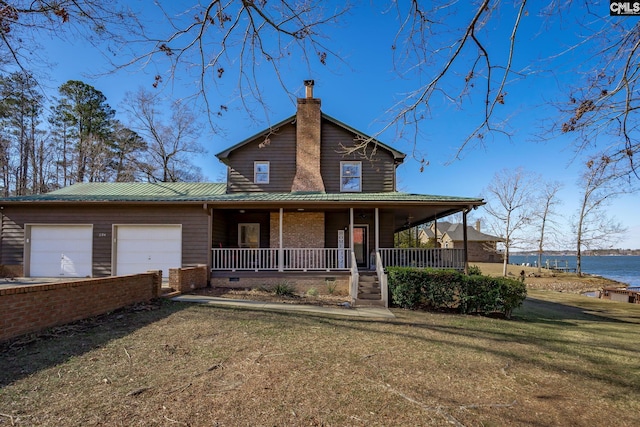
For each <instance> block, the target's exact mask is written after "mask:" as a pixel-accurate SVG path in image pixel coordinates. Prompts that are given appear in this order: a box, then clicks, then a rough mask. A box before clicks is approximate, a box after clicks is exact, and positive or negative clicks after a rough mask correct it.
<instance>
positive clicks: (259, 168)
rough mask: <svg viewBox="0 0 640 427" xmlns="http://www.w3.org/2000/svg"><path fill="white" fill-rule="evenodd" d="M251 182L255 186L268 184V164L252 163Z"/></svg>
mask: <svg viewBox="0 0 640 427" xmlns="http://www.w3.org/2000/svg"><path fill="white" fill-rule="evenodd" d="M253 182H254V183H255V184H268V183H269V162H253Z"/></svg>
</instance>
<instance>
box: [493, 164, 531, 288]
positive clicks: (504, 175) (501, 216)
mask: <svg viewBox="0 0 640 427" xmlns="http://www.w3.org/2000/svg"><path fill="white" fill-rule="evenodd" d="M534 183H535V180H534V176H533V175H532V174H531V173H528V172H526V171H524V170H523V169H522V168H518V169H515V170H507V169H505V170H502V171H501V172H498V173H496V174H495V175H494V177H493V180H492V181H491V183H490V184H489V186H488V187H487V190H486V193H487V204H486V205H485V209H486V211H487V213H488V214H489V216H490V218H491V220H492V221H491V222H492V228H493V229H494V233H495V234H496V235H498V236H499V237H500V238H501V239H502V243H503V245H504V254H503V256H504V259H503V269H502V274H503V275H504V276H506V275H507V264H508V262H509V253H510V251H511V249H512V248H514V247H516V245H517V244H518V242H519V241H520V240H521V237H520V236H519V235H518V233H519V232H521V231H522V230H523V229H524V227H526V226H527V225H528V224H529V223H530V221H531V213H532V210H533V204H534V203H535V196H534V194H535V191H534V189H535V187H534Z"/></svg>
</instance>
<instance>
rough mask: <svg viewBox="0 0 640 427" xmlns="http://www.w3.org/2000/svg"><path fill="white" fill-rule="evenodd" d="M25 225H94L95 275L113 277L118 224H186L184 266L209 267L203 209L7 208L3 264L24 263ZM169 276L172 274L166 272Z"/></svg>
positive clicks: (183, 252) (206, 229) (184, 231)
mask: <svg viewBox="0 0 640 427" xmlns="http://www.w3.org/2000/svg"><path fill="white" fill-rule="evenodd" d="M25 224H93V276H94V277H100V276H109V275H111V250H112V242H113V235H112V232H113V225H114V224H182V242H183V244H182V265H183V266H184V267H190V266H195V265H197V264H207V265H208V264H209V256H210V252H211V242H210V241H209V233H208V215H207V211H205V210H204V209H203V208H202V206H200V205H197V206H153V207H150V206H149V207H139V206H138V207H123V206H114V207H111V206H109V207H105V206H101V207H92V206H85V207H82V206H64V207H62V206H57V207H51V206H42V207H35V206H33V207H30V206H26V207H25V206H21V207H17V206H5V208H4V210H3V218H2V246H1V253H0V264H2V265H18V264H21V265H23V264H24V259H23V258H24V226H25ZM163 274H164V275H167V274H168V272H163Z"/></svg>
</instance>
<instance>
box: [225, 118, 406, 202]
mask: <svg viewBox="0 0 640 427" xmlns="http://www.w3.org/2000/svg"><path fill="white" fill-rule="evenodd" d="M355 137H356V135H355V134H353V133H352V132H350V131H348V130H346V129H344V128H343V127H341V126H338V125H336V124H335V123H332V122H331V121H329V120H326V119H323V120H322V130H321V140H322V147H321V159H320V171H321V173H322V179H323V182H324V186H325V190H326V192H327V193H339V192H340V162H341V161H346V160H357V161H361V162H362V192H369V193H370V192H389V191H394V190H395V173H396V170H395V165H394V160H393V155H392V153H391V152H389V151H388V150H387V149H384V148H381V147H380V148H379V149H378V150H377V152H376V155H375V156H374V157H373V158H363V153H362V152H358V153H353V154H350V155H346V154H345V153H344V149H345V147H353V146H354V144H355V142H354V138H355ZM264 140H265V139H264V137H260V138H258V139H256V140H254V141H251V142H249V143H247V144H245V145H243V146H241V147H239V148H237V149H236V150H234V151H232V152H231V153H230V154H229V157H228V162H229V164H230V166H229V168H228V176H227V180H228V181H227V182H228V184H227V191H228V192H230V193H237V192H256V191H258V192H259V191H265V192H289V191H291V186H292V184H293V178H294V176H295V174H296V128H295V125H294V124H286V125H284V126H282V127H280V128H279V129H278V130H276V131H274V133H273V134H271V135H269V143H268V144H263V143H264ZM366 155H367V156H368V157H370V156H371V152H370V151H368V152H367V153H366ZM255 161H268V162H269V169H270V171H269V184H254V183H253V164H254V162H255Z"/></svg>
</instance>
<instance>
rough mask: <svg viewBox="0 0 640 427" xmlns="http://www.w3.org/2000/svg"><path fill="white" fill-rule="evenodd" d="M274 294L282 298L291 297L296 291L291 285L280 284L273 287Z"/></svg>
mask: <svg viewBox="0 0 640 427" xmlns="http://www.w3.org/2000/svg"><path fill="white" fill-rule="evenodd" d="M273 293H274V294H276V295H278V296H281V297H291V296H293V295H294V293H295V289H294V288H293V286H291V285H290V284H288V283H286V282H284V283H278V284H277V285H275V286H274V287H273Z"/></svg>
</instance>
